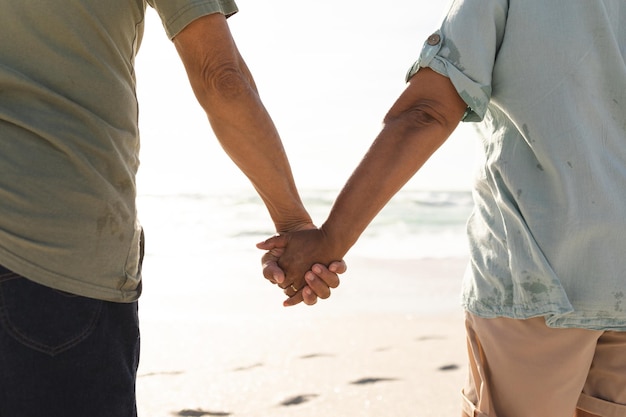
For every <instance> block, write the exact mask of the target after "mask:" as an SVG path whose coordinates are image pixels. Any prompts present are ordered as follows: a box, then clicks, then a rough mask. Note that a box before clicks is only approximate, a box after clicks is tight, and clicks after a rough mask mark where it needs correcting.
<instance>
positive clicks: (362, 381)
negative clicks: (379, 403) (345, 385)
mask: <svg viewBox="0 0 626 417" xmlns="http://www.w3.org/2000/svg"><path fill="white" fill-rule="evenodd" d="M389 381H397V379H396V378H361V379H357V380H356V381H352V382H350V383H351V384H352V385H367V384H377V383H379V382H389Z"/></svg>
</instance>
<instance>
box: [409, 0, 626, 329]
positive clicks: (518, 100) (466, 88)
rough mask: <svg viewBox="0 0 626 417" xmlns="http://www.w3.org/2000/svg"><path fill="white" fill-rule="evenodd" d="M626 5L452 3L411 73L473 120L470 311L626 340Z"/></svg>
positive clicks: (466, 300) (534, 0) (597, 1)
mask: <svg viewBox="0 0 626 417" xmlns="http://www.w3.org/2000/svg"><path fill="white" fill-rule="evenodd" d="M624 22H626V3H625V2H624V1H623V0H551V1H549V2H548V1H545V0H510V1H505V0H456V1H454V2H453V3H452V6H451V8H450V10H449V13H448V14H447V16H446V18H445V19H444V21H443V24H442V26H441V28H440V29H439V30H438V31H437V32H435V33H434V34H433V35H431V36H430V37H429V38H428V40H427V41H426V43H425V44H424V47H423V49H422V52H421V55H420V57H419V60H418V61H417V62H416V63H415V64H414V65H413V67H412V68H411V69H410V71H409V74H408V76H409V77H410V76H412V75H413V74H414V73H415V72H416V71H418V70H419V68H420V67H430V68H432V69H433V70H435V71H437V72H439V73H441V74H443V75H446V76H448V77H449V78H450V79H451V81H452V83H453V84H454V86H455V87H456V89H457V91H458V93H459V94H460V96H461V97H462V98H463V99H464V100H465V102H466V103H467V105H468V112H467V113H466V116H465V118H464V120H465V121H468V122H480V124H479V131H480V132H481V135H482V145H483V148H484V159H483V160H481V161H480V163H479V167H478V169H477V174H476V180H475V187H474V199H475V209H474V212H473V213H472V215H471V218H470V219H469V222H468V235H469V241H470V248H471V262H470V268H468V273H467V274H466V276H465V279H464V284H463V305H464V307H465V308H466V309H467V310H468V311H470V312H472V313H474V314H476V315H479V316H482V317H511V318H521V319H523V318H530V317H536V316H545V317H546V322H547V323H548V325H549V326H553V327H581V328H589V329H605V330H621V331H626V63H625V57H626V24H624Z"/></svg>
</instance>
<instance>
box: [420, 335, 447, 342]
mask: <svg viewBox="0 0 626 417" xmlns="http://www.w3.org/2000/svg"><path fill="white" fill-rule="evenodd" d="M444 339H446V338H445V337H444V336H437V335H430V336H420V337H418V338H417V339H416V340H417V341H418V342H425V341H427V340H444Z"/></svg>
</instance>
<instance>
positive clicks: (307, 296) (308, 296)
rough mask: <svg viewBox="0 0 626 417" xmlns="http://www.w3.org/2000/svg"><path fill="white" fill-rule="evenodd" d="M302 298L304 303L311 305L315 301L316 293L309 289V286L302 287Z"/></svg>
mask: <svg viewBox="0 0 626 417" xmlns="http://www.w3.org/2000/svg"><path fill="white" fill-rule="evenodd" d="M302 300H303V301H304V304H306V305H309V306H312V305H313V304H315V303H317V295H316V294H315V292H313V290H311V288H309V287H304V288H303V289H302Z"/></svg>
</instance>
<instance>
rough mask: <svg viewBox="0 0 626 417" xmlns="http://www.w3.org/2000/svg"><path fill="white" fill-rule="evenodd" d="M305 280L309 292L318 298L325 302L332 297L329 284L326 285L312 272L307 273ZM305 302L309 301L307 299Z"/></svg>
mask: <svg viewBox="0 0 626 417" xmlns="http://www.w3.org/2000/svg"><path fill="white" fill-rule="evenodd" d="M333 275H334V274H333ZM335 276H336V275H335ZM304 279H305V280H306V283H307V284H308V286H309V290H311V291H312V292H313V293H315V295H316V296H318V297H319V298H321V299H323V300H324V299H326V298H328V297H330V287H329V286H328V284H326V282H325V281H323V280H322V279H320V278H319V277H318V276H317V275H315V274H314V273H312V272H307V273H306V275H305V276H304ZM337 285H339V284H337ZM304 301H305V302H306V301H307V300H306V297H305V298H304Z"/></svg>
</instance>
